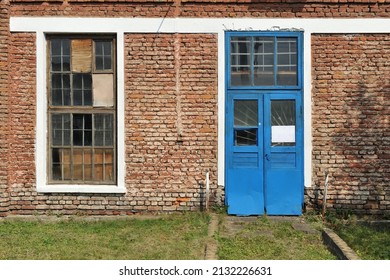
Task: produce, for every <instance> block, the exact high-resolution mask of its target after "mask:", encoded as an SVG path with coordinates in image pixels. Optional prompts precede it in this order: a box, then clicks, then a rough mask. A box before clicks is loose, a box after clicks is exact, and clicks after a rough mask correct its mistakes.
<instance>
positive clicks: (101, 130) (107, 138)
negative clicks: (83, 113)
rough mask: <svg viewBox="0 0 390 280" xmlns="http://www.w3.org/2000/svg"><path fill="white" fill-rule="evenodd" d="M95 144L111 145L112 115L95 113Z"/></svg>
mask: <svg viewBox="0 0 390 280" xmlns="http://www.w3.org/2000/svg"><path fill="white" fill-rule="evenodd" d="M94 118H95V145H96V146H112V145H113V129H112V127H113V121H114V118H113V115H112V114H95V116H94Z"/></svg>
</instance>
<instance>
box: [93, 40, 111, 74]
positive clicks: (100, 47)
mask: <svg viewBox="0 0 390 280" xmlns="http://www.w3.org/2000/svg"><path fill="white" fill-rule="evenodd" d="M95 67H96V70H111V69H112V41H96V42H95Z"/></svg>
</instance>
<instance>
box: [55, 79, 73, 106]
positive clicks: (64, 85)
mask: <svg viewBox="0 0 390 280" xmlns="http://www.w3.org/2000/svg"><path fill="white" fill-rule="evenodd" d="M51 104H52V105H54V106H64V105H70V75H69V74H52V75H51Z"/></svg>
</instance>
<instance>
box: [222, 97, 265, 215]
mask: <svg viewBox="0 0 390 280" xmlns="http://www.w3.org/2000/svg"><path fill="white" fill-rule="evenodd" d="M229 97H230V98H229V99H230V100H229V102H228V107H227V111H228V119H229V120H228V123H227V135H226V144H227V147H228V149H227V151H228V152H227V154H228V156H227V181H228V186H229V187H227V188H226V197H227V204H228V213H229V214H239V215H260V214H263V213H264V186H263V182H264V174H263V131H262V122H263V113H264V112H263V101H262V99H261V98H259V96H257V95H253V94H243V93H239V94H234V95H233V94H232V95H230V96H229ZM230 186H231V187H230Z"/></svg>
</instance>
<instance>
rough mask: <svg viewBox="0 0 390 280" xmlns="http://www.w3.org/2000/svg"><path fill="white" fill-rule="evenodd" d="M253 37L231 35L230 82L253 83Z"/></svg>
mask: <svg viewBox="0 0 390 280" xmlns="http://www.w3.org/2000/svg"><path fill="white" fill-rule="evenodd" d="M251 53H252V49H251V37H231V40H230V71H231V73H230V74H231V77H230V84H231V85H232V86H249V85H251V76H252V75H251V64H252V62H251Z"/></svg>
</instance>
